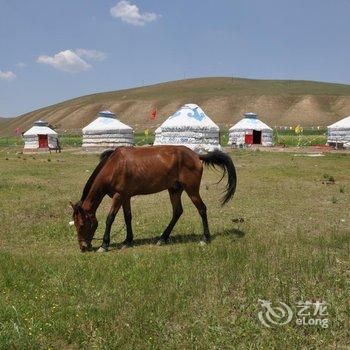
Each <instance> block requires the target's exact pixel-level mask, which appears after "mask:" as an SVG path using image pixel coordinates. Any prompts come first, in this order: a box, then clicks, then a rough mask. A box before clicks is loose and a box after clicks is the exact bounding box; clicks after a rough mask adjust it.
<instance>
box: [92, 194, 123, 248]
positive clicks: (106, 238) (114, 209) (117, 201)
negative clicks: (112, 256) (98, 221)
mask: <svg viewBox="0 0 350 350" xmlns="http://www.w3.org/2000/svg"><path fill="white" fill-rule="evenodd" d="M122 203H123V201H122V197H121V196H120V194H119V193H116V194H115V195H114V197H113V202H112V206H111V209H110V211H109V213H108V216H107V220H106V229H105V233H104V235H103V242H102V246H101V247H100V248H99V249H98V252H99V253H104V252H106V251H108V247H109V244H110V241H111V227H112V224H113V222H114V219H115V217H116V215H117V213H118V211H119V209H120V207H121V205H122Z"/></svg>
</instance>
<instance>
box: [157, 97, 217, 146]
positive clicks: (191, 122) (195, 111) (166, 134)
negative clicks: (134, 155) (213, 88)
mask: <svg viewBox="0 0 350 350" xmlns="http://www.w3.org/2000/svg"><path fill="white" fill-rule="evenodd" d="M219 132H220V129H219V127H218V126H217V125H216V124H215V123H214V122H213V121H212V120H211V119H210V118H209V117H208V116H207V115H206V114H205V113H204V112H203V110H202V109H201V108H200V107H199V106H197V105H196V104H192V103H190V104H186V105H184V106H182V107H181V108H180V109H179V110H177V111H176V112H175V113H174V114H173V115H172V116H170V117H169V118H168V119H167V120H166V121H165V122H164V123H163V124H162V125H161V126H160V127H159V128H158V129H157V130H156V131H155V140H154V145H183V146H187V147H188V148H191V149H192V150H194V151H195V152H198V153H201V152H205V151H207V152H210V151H213V150H215V149H221V146H220V137H219Z"/></svg>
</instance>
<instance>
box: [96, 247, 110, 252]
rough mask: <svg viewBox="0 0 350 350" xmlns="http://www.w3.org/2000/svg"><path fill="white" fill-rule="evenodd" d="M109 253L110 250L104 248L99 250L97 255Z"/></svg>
mask: <svg viewBox="0 0 350 350" xmlns="http://www.w3.org/2000/svg"><path fill="white" fill-rule="evenodd" d="M107 252H108V249H107V248H103V247H100V248H98V250H97V253H107Z"/></svg>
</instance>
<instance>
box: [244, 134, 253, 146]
mask: <svg viewBox="0 0 350 350" xmlns="http://www.w3.org/2000/svg"><path fill="white" fill-rule="evenodd" d="M244 142H245V144H247V145H251V144H252V143H253V135H252V134H246V135H245V140H244Z"/></svg>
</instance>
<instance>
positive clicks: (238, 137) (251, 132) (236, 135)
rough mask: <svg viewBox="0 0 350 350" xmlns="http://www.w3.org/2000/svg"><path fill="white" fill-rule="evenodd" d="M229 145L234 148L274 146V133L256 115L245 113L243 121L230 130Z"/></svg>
mask: <svg viewBox="0 0 350 350" xmlns="http://www.w3.org/2000/svg"><path fill="white" fill-rule="evenodd" d="M228 144H229V145H230V146H233V147H240V146H247V145H262V146H272V145H273V131H272V129H271V128H270V127H269V126H268V125H266V124H265V123H263V122H262V121H261V120H259V118H258V116H257V115H256V114H255V113H245V114H244V117H243V119H241V120H240V121H239V122H238V123H236V124H235V125H233V126H232V127H231V128H230V129H229V141H228Z"/></svg>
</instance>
